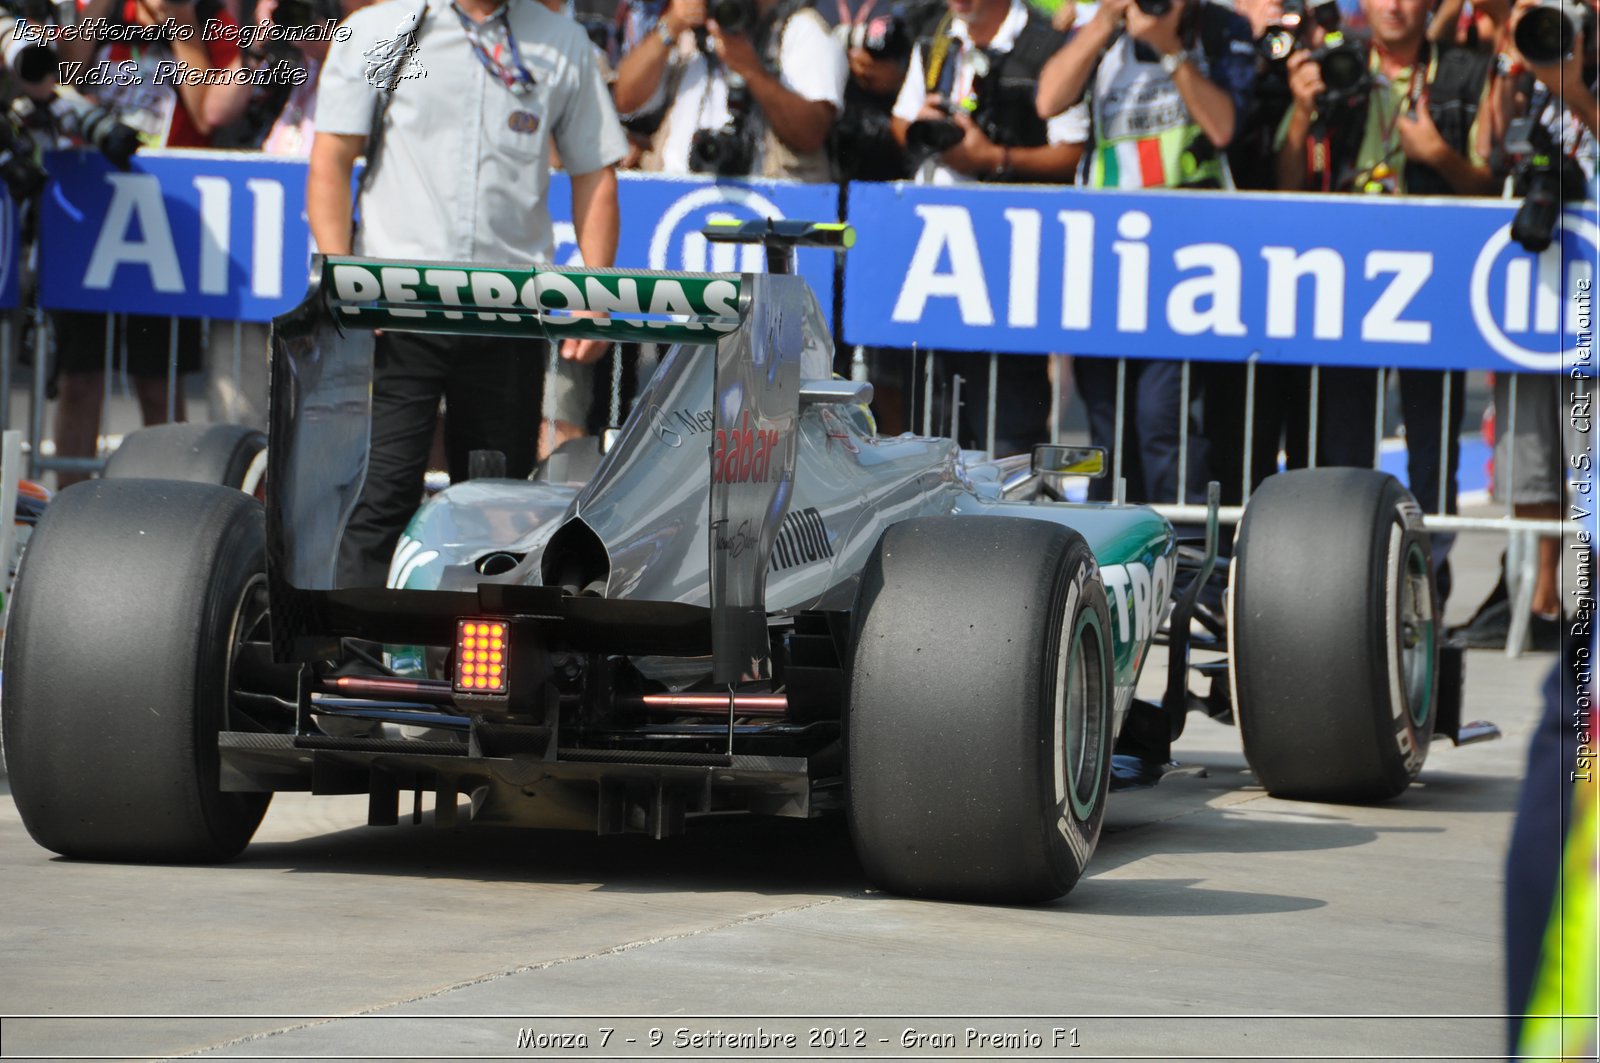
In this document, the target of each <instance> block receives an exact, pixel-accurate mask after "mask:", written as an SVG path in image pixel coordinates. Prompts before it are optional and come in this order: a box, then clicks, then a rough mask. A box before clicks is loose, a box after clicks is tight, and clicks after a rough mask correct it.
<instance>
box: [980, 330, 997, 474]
mask: <svg viewBox="0 0 1600 1063" xmlns="http://www.w3.org/2000/svg"><path fill="white" fill-rule="evenodd" d="M999 386H1000V356H999V355H998V354H996V353H994V352H993V351H991V352H989V411H988V415H987V416H986V417H985V418H984V424H985V426H986V427H985V429H984V437H983V438H984V451H985V452H986V453H987V454H988V455H989V456H990V457H991V458H992V457H994V422H995V417H996V416H997V411H998V410H999V408H1000V397H999V395H997V394H996V392H997V391H998V390H999Z"/></svg>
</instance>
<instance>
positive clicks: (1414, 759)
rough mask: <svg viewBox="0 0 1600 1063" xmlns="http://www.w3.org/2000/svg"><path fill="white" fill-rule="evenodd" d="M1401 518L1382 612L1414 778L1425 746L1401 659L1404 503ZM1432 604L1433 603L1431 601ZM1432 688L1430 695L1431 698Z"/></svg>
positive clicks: (1398, 724) (1388, 557) (1397, 714)
mask: <svg viewBox="0 0 1600 1063" xmlns="http://www.w3.org/2000/svg"><path fill="white" fill-rule="evenodd" d="M1396 509H1397V510H1398V511H1399V512H1398V516H1399V518H1400V519H1399V520H1398V521H1394V522H1391V523H1390V525H1389V541H1388V545H1387V549H1386V551H1385V563H1384V587H1383V612H1384V659H1385V661H1386V663H1387V665H1388V667H1387V669H1386V670H1387V672H1388V688H1389V715H1390V722H1391V725H1392V728H1393V733H1394V742H1395V746H1396V748H1398V750H1399V752H1400V757H1401V759H1402V760H1403V761H1404V763H1405V768H1406V774H1407V775H1408V776H1410V777H1411V778H1415V777H1416V775H1417V773H1418V772H1419V771H1421V770H1422V761H1423V758H1424V757H1425V756H1426V755H1427V752H1426V747H1425V746H1423V744H1422V743H1421V741H1420V740H1419V738H1418V736H1417V733H1416V727H1415V725H1413V724H1412V722H1411V710H1410V704H1409V702H1408V700H1407V697H1406V690H1405V682H1404V668H1403V667H1402V664H1401V659H1400V588H1401V583H1402V581H1404V580H1405V579H1406V567H1407V559H1408V557H1409V556H1410V550H1409V543H1410V539H1411V536H1410V530H1411V529H1410V527H1409V520H1408V516H1409V515H1408V514H1407V513H1406V506H1405V504H1404V503H1402V504H1400V505H1399V506H1397V507H1396ZM1430 608H1431V603H1430ZM1432 696H1433V692H1432V690H1431V689H1430V690H1429V692H1428V697H1429V699H1430V700H1431V699H1432Z"/></svg>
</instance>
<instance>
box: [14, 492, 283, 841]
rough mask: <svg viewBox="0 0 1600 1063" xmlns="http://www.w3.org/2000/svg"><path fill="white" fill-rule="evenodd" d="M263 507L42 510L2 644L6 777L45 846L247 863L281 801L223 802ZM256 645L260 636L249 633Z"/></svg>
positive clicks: (259, 571)
mask: <svg viewBox="0 0 1600 1063" xmlns="http://www.w3.org/2000/svg"><path fill="white" fill-rule="evenodd" d="M265 543H266V537H265V531H264V521H263V519H262V512H261V505H260V503H258V502H257V501H256V500H255V499H253V498H250V497H249V496H247V495H245V494H242V493H240V492H239V491H235V490H232V489H228V488H223V487H220V486H213V485H208V484H194V483H180V482H177V481H152V480H92V481H88V482H85V483H81V484H77V485H75V486H73V487H69V488H68V489H66V490H65V491H63V492H62V493H61V494H60V495H59V496H57V497H56V499H55V500H54V501H53V502H52V503H51V504H50V507H49V509H48V510H46V511H45V515H44V518H43V520H41V521H40V523H39V527H38V529H37V530H36V531H35V532H34V536H33V539H32V541H31V542H30V543H29V547H28V552H27V554H26V556H25V557H24V559H23V563H22V570H21V572H20V573H18V576H17V583H16V592H15V598H14V600H13V605H12V609H13V611H12V619H11V628H10V631H9V632H8V635H9V637H8V638H7V640H6V662H5V712H4V714H3V721H4V728H5V749H6V760H7V762H8V767H9V770H10V774H11V790H12V796H13V798H14V799H15V801H16V805H17V810H18V812H19V813H21V816H22V822H23V825H24V826H26V827H27V829H28V833H29V834H31V835H32V836H33V838H34V840H35V841H37V842H38V843H39V844H40V845H42V846H44V847H45V848H47V849H50V850H52V851H54V852H57V853H60V854H61V855H63V856H68V857H77V858H81V859H89V860H126V861H139V862H161V863H198V862H215V861H222V860H228V859H230V858H232V857H234V856H236V855H237V854H238V853H239V852H240V850H242V849H243V848H244V847H245V845H246V844H248V843H249V841H250V837H251V835H252V834H254V833H255V829H256V827H257V826H258V825H259V824H260V822H261V817H262V815H263V813H265V811H266V808H267V802H268V801H269V800H270V798H271V794H268V793H224V792H222V790H221V789H220V763H219V756H218V751H217V734H218V731H219V730H224V729H246V728H245V727H244V726H243V725H242V724H239V723H238V722H237V721H232V723H231V725H230V721H231V715H230V689H229V688H230V670H231V667H232V663H233V659H234V652H235V648H236V646H238V645H239V644H240V642H241V641H242V640H243V638H244V637H245V635H246V634H249V633H252V632H253V633H254V634H255V636H256V637H259V632H260V629H261V628H263V627H264V619H265V586H266V581H265V549H266V547H265ZM247 629H248V630H247Z"/></svg>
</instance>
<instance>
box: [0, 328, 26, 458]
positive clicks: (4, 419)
mask: <svg viewBox="0 0 1600 1063" xmlns="http://www.w3.org/2000/svg"><path fill="white" fill-rule="evenodd" d="M10 427H11V315H10V314H9V313H7V314H4V315H0V432H4V431H5V430H6V429H8V428H10ZM21 452H22V451H21V450H20V449H19V450H18V451H17V453H19V454H20V453H21Z"/></svg>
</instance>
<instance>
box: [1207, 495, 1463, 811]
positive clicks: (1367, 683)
mask: <svg viewBox="0 0 1600 1063" xmlns="http://www.w3.org/2000/svg"><path fill="white" fill-rule="evenodd" d="M1229 584H1230V586H1229V590H1228V609H1227V612H1228V642H1229V646H1230V648H1231V654H1230V660H1229V676H1230V680H1231V682H1232V683H1233V703H1234V705H1235V707H1236V708H1235V711H1236V713H1237V717H1238V723H1239V733H1240V737H1241V738H1242V740H1243V743H1244V753H1245V759H1246V760H1247V761H1248V762H1249V764H1250V769H1251V771H1253V772H1254V773H1255V775H1256V778H1257V779H1258V780H1259V781H1260V783H1261V785H1262V786H1263V787H1265V788H1266V790H1267V792H1268V793H1271V794H1272V795H1274V796H1276V797H1289V798H1296V799H1300V800H1310V801H1336V802H1368V801H1382V800H1386V799H1388V798H1392V797H1395V796H1397V795H1399V794H1401V793H1403V792H1404V791H1405V789H1406V788H1407V787H1408V786H1409V785H1410V784H1411V781H1412V780H1413V779H1415V778H1416V777H1417V773H1418V772H1420V771H1421V770H1422V764H1423V761H1424V759H1425V758H1426V757H1427V754H1428V743H1429V739H1430V738H1431V737H1432V733H1433V723H1434V714H1435V702H1436V699H1437V687H1438V679H1437V676H1438V642H1439V636H1438V624H1437V621H1436V605H1435V603H1436V601H1437V595H1436V594H1435V591H1434V585H1433V575H1432V556H1431V551H1430V548H1429V541H1428V535H1427V533H1426V532H1425V531H1424V530H1423V527H1422V512H1421V510H1420V508H1419V507H1418V506H1417V503H1416V501H1415V500H1414V499H1413V498H1412V497H1411V495H1410V494H1409V493H1408V492H1407V491H1406V489H1405V488H1404V487H1402V486H1401V485H1400V483H1399V481H1397V480H1396V479H1395V478H1394V477H1392V476H1389V475H1388V474H1386V473H1381V472H1376V471H1373V470H1370V469H1337V468H1330V469H1306V470H1300V471H1296V472H1288V473H1280V474H1278V475H1276V476H1272V477H1269V478H1268V479H1267V480H1266V482H1265V483H1263V484H1262V485H1261V488H1260V490H1258V491H1257V492H1256V493H1255V494H1254V495H1252V496H1251V498H1250V502H1249V504H1248V505H1247V506H1246V507H1245V513H1244V520H1243V521H1241V522H1240V525H1239V533H1238V539H1237V542H1236V544H1235V548H1234V559H1233V572H1232V578H1231V579H1230V581H1229Z"/></svg>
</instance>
